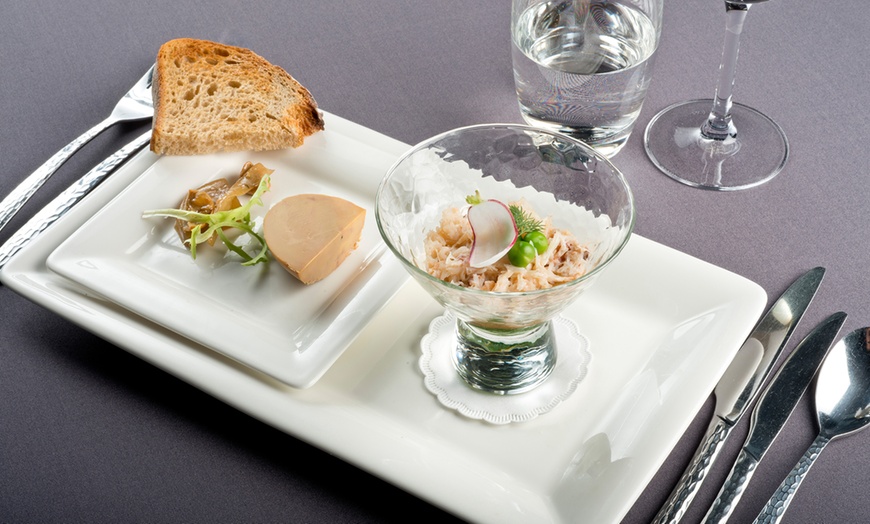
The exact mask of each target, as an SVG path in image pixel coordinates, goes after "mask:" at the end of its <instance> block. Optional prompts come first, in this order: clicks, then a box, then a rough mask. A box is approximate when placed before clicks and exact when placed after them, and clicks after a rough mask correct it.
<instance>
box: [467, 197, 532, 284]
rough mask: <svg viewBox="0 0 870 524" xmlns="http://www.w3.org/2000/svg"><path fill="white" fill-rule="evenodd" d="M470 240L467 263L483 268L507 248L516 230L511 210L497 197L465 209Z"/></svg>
mask: <svg viewBox="0 0 870 524" xmlns="http://www.w3.org/2000/svg"><path fill="white" fill-rule="evenodd" d="M468 223H469V224H471V231H472V234H473V235H474V241H473V243H472V244H471V253H470V254H469V256H468V265H469V266H471V267H474V268H480V267H486V266H488V265H490V264H493V263H495V262H497V261H498V260H499V259H500V258H501V257H503V256H505V254H506V253H507V252H508V251H510V249H511V246H513V245H514V242H516V241H517V236H518V234H519V232H518V231H517V224H516V222H514V216H513V214H512V213H511V210H510V209H509V208H508V207H507V206H506V205H504V204H503V203H501V202H499V201H498V200H484V201H483V202H481V203H479V204H476V205H473V206H471V207H470V208H469V209H468Z"/></svg>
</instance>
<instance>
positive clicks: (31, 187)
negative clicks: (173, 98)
mask: <svg viewBox="0 0 870 524" xmlns="http://www.w3.org/2000/svg"><path fill="white" fill-rule="evenodd" d="M153 73H154V66H153V65H152V66H151V67H150V68H149V69H148V71H147V72H146V73H145V74H144V75H143V76H142V78H140V79H139V81H138V82H136V84H135V85H134V86H133V87H131V88H130V90H129V91H127V93H126V94H125V95H124V96H123V97H122V98H121V100H119V101H118V103H117V104H116V105H115V108H114V109H113V110H112V113H111V115H109V116H108V117H107V118H106V119H105V120H103V121H102V122H100V123H99V124H97V125H95V126H94V127H92V128H90V129H89V130H87V131H85V132H84V133H83V134H82V135H81V136H80V137H78V138H76V139H75V140H73V141H72V142H70V143H69V144H67V145H66V146H64V148H63V149H61V150H60V151H58V152H57V153H55V154H54V155H53V156H52V157H51V158H49V159H48V160H46V161H45V163H44V164H42V165H41V166H39V168H37V170H36V171H34V172H33V173H31V174H30V176H28V177H27V178H26V179H24V181H23V182H21V183H20V184H19V185H18V187H16V188H15V189H13V190H12V192H11V193H9V195H7V196H6V198H4V199H3V201H2V202H0V229H3V226H5V225H6V224H7V223H8V222H9V220H11V219H12V217H13V216H14V215H15V213H17V212H18V210H19V209H21V208H22V207H23V206H24V204H26V203H27V201H28V200H30V197H32V196H33V194H34V193H36V190H37V189H39V188H40V187H42V185H43V184H44V183H45V182H46V180H48V179H49V178H51V175H53V174H54V172H55V171H57V170H58V168H60V166H61V165H62V164H63V163H64V162H66V161H67V160H68V159H69V157H71V156H72V155H73V153H75V152H76V151H78V150H79V149H81V147H82V146H84V145H85V144H87V143H88V142H90V141H91V140H92V139H93V138H94V137H95V136H97V135H99V134H100V133H102V132H103V131H105V130H106V129H108V128H109V127H111V126H112V125H114V124H117V123H118V122H125V121H131V120H143V119H146V118H151V117H153V116H154V105H153V103H152V100H151V81H152V76H153Z"/></svg>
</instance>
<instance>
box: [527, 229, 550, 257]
mask: <svg viewBox="0 0 870 524" xmlns="http://www.w3.org/2000/svg"><path fill="white" fill-rule="evenodd" d="M524 240H525V241H526V242H531V244H532V245H533V246H535V251H537V252H538V254H539V255H540V254H541V253H543V252H544V251H546V250H547V246H548V245H549V242H547V235H545V234H543V233H541V232H540V231H532V232H530V233H528V234H526V237H525V239H524Z"/></svg>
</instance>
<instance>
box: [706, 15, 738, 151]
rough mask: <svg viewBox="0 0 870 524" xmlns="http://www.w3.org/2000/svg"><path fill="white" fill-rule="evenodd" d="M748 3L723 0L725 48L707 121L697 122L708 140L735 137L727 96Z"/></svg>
mask: <svg viewBox="0 0 870 524" xmlns="http://www.w3.org/2000/svg"><path fill="white" fill-rule="evenodd" d="M748 11H749V5H747V4H742V3H732V2H729V1H728V0H726V1H725V12H726V14H727V15H728V18H727V21H726V23H725V48H724V50H723V51H722V63H721V64H720V66H719V79H718V81H717V83H716V96H715V97H714V99H713V109H712V110H711V111H710V116H708V117H707V121H706V122H704V124H703V125H702V126H701V135H702V136H704V138H708V139H711V140H726V139H729V138H730V139H734V138H736V137H737V129H736V128H735V127H734V124H733V123H732V122H731V97H732V93H733V91H734V77H735V75H736V74H737V52H738V50H739V48H740V33H741V32H742V31H743V20H744V19H745V18H746V13H747V12H748Z"/></svg>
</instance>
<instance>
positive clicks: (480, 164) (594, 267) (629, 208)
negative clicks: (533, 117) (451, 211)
mask: <svg viewBox="0 0 870 524" xmlns="http://www.w3.org/2000/svg"><path fill="white" fill-rule="evenodd" d="M476 191H479V192H480V194H481V195H482V196H483V197H484V198H493V199H498V200H500V201H502V202H505V203H510V202H516V201H523V202H525V203H528V204H529V205H530V206H531V208H532V209H534V210H535V212H536V213H538V214H539V215H541V216H542V217H550V218H551V220H552V222H553V225H554V227H558V228H563V229H567V230H569V231H570V232H571V233H572V234H574V235H575V236H576V237H577V238H578V239H579V240H580V242H582V243H583V244H584V245H585V246H586V247H587V248H588V250H589V257H588V259H587V260H586V267H585V273H584V274H583V275H582V276H581V277H579V278H577V279H575V280H572V281H569V282H566V283H563V284H560V285H556V286H554V287H548V288H544V289H536V290H531V291H504V292H496V291H483V290H479V289H473V288H470V287H465V286H461V285H458V284H453V283H450V282H447V281H445V280H441V279H440V278H437V277H435V276H433V275H431V274H430V273H429V272H428V271H427V253H426V249H425V239H426V237H427V235H428V234H429V232H430V231H432V230H433V229H435V228H436V227H437V226H438V225H439V223H440V221H441V217H442V213H443V212H444V211H445V210H446V209H448V208H453V207H459V208H461V207H462V206H464V205H466V202H465V199H466V197H467V196H468V195H473V194H475V192H476ZM375 217H376V221H377V224H378V228H379V230H380V233H381V236H382V237H383V239H384V241H385V243H386V244H387V246H388V247H389V249H390V250H391V251H392V252H393V253H394V254H395V255H396V256H397V257H398V258H399V260H401V262H402V263H403V266H404V267H405V268H406V269H407V270H408V272H409V273H410V274H411V275H412V277H413V278H414V279H415V280H416V281H417V282H418V283H419V284H420V285H421V286H422V287H423V288H424V289H425V290H426V291H427V292H428V293H429V294H430V295H431V296H432V297H433V298H434V299H435V300H436V301H437V302H439V303H440V304H441V305H442V306H444V307H445V308H446V309H447V310H448V312H449V313H450V314H452V315H453V316H454V317H455V318H456V319H457V325H456V337H457V341H456V355H455V360H456V365H457V370H458V371H459V373H460V375H462V376H463V378H465V379H466V381H468V382H469V383H470V384H471V385H472V386H473V387H477V388H478V389H483V390H486V391H491V392H494V393H500V394H506V393H516V392H520V391H526V390H528V389H530V388H532V387H534V386H536V385H537V384H539V383H540V382H541V381H543V380H544V379H545V378H546V375H547V374H548V373H549V370H548V368H549V369H552V366H553V362H554V360H553V359H554V358H555V342H554V341H553V340H552V336H551V335H552V334H551V332H550V322H549V321H550V319H552V318H553V317H554V316H556V315H558V314H559V313H560V312H561V311H562V310H563V309H564V308H565V307H566V306H567V305H568V304H570V303H571V302H572V301H573V300H575V299H576V298H577V297H578V296H579V295H580V294H581V293H582V292H583V291H584V290H586V289H588V287H589V286H590V285H591V284H592V283H593V282H594V280H595V279H596V278H597V277H598V275H599V274H600V273H601V272H602V271H603V270H604V269H605V268H606V267H608V266H609V265H610V263H611V262H612V261H613V260H614V259H616V257H617V255H618V254H619V253H620V252H621V251H622V249H623V247H625V245H626V243H627V241H628V239H629V237H630V234H631V231H632V229H633V226H634V202H633V198H632V195H631V191H630V189H629V187H628V184H627V182H626V181H625V178H624V177H623V175H622V174H621V173H620V172H619V171H618V170H617V169H616V168H615V167H614V166H613V164H611V163H610V162H609V161H608V160H607V159H606V158H604V157H603V156H601V155H600V154H599V153H596V152H595V151H594V150H593V149H592V148H590V147H589V146H587V145H585V144H583V143H582V142H580V141H578V140H575V139H572V138H570V137H567V136H564V135H561V134H559V133H554V132H549V131H546V130H542V129H536V128H532V127H529V126H524V125H511V124H483V125H477V126H469V127H464V128H460V129H456V130H453V131H449V132H447V133H444V134H441V135H438V136H436V137H433V138H431V139H428V140H426V141H424V142H422V143H420V144H418V145H416V146H414V147H413V148H412V149H411V150H409V151H408V152H407V153H406V154H405V155H403V156H402V157H401V158H400V159H399V160H398V161H397V162H396V164H394V165H393V167H392V168H391V169H390V170H389V171H388V173H387V174H386V176H385V177H384V179H383V181H382V182H381V184H380V186H379V188H378V193H377V197H376V205H375ZM529 351H531V352H536V354H537V356H536V357H535V358H530V357H529V356H528V355H529ZM512 355H513V356H518V357H522V358H520V359H519V360H522V361H524V362H526V363H529V362H531V361H536V360H539V361H540V365H538V364H530V365H532V366H533V367H534V368H535V369H531V370H520V371H519V372H518V373H519V375H522V376H514V374H513V372H514V371H517V370H511V369H508V370H505V369H502V371H503V372H505V374H504V376H501V377H498V378H496V379H494V380H490V379H492V378H493V377H480V376H478V377H477V378H475V377H467V376H466V374H472V375H479V374H480V373H482V372H481V371H480V369H475V370H469V369H468V367H469V366H476V365H480V366H483V364H482V362H481V361H480V359H484V360H486V361H490V360H491V359H500V360H501V359H507V360H511V359H513V356H512ZM470 360H471V361H470ZM520 364H522V362H520ZM486 365H487V366H489V365H492V362H491V361H490V362H489V363H488V364H486ZM503 365H504V366H507V367H508V368H509V367H510V366H511V364H503ZM523 365H525V364H523ZM480 366H478V367H480ZM496 367H498V366H496ZM505 377H506V378H505Z"/></svg>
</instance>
